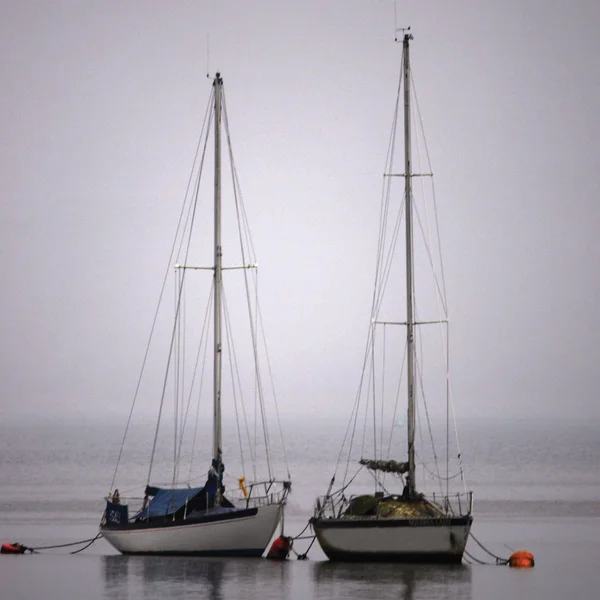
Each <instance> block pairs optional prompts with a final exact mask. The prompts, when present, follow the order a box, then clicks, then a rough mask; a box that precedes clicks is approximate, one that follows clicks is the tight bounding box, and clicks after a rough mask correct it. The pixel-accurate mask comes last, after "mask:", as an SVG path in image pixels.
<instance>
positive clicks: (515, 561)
mask: <svg viewBox="0 0 600 600" xmlns="http://www.w3.org/2000/svg"><path fill="white" fill-rule="evenodd" d="M508 565H509V566H510V567H515V568H517V569H531V567H533V566H535V559H534V558H533V554H531V552H527V551H526V550H519V551H518V552H513V553H512V554H511V555H510V558H509V559H508Z"/></svg>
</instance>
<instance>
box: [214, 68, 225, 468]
mask: <svg viewBox="0 0 600 600" xmlns="http://www.w3.org/2000/svg"><path fill="white" fill-rule="evenodd" d="M213 86H214V88H215V267H214V269H215V273H214V288H215V289H214V295H215V319H214V320H215V331H214V369H213V384H214V392H213V394H214V395H213V458H214V459H215V460H217V461H219V462H220V461H221V312H222V308H221V303H222V300H221V289H222V282H223V270H222V268H223V267H222V251H221V96H222V88H223V79H222V78H221V74H220V73H217V74H216V76H215V79H214V81H213Z"/></svg>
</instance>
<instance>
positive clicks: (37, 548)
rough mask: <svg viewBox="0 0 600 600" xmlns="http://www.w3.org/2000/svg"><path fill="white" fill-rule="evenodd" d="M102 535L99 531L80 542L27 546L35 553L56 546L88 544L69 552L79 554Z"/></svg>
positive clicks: (65, 546) (66, 546)
mask: <svg viewBox="0 0 600 600" xmlns="http://www.w3.org/2000/svg"><path fill="white" fill-rule="evenodd" d="M101 537H102V534H101V533H99V534H98V535H97V536H96V537H94V538H90V539H88V540H81V541H79V542H70V543H68V544H55V545H54V546H37V547H36V548H27V550H29V551H31V552H33V553H37V552H38V550H52V549H55V548H68V547H69V546H79V545H80V544H86V546H84V547H83V548H80V549H79V550H74V551H73V552H69V554H78V553H79V552H82V551H83V550H85V549H86V548H89V547H90V546H91V545H92V544H93V543H94V542H95V541H96V540H98V539H100V538H101Z"/></svg>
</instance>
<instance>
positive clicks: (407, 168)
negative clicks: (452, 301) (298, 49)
mask: <svg viewBox="0 0 600 600" xmlns="http://www.w3.org/2000/svg"><path fill="white" fill-rule="evenodd" d="M411 39H413V36H412V34H410V33H407V34H405V35H404V41H403V44H402V45H403V67H402V71H403V78H404V202H405V206H406V343H407V371H408V385H407V387H408V410H407V422H408V475H407V480H408V481H407V483H408V493H409V496H410V497H411V498H412V497H413V496H414V495H415V494H416V488H415V346H414V343H415V339H414V316H413V300H414V282H413V269H414V265H413V239H412V162H411V139H410V55H409V42H410V40H411Z"/></svg>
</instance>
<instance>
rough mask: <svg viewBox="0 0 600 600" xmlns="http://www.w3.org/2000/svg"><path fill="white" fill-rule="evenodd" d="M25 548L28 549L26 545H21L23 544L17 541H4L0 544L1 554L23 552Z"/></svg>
mask: <svg viewBox="0 0 600 600" xmlns="http://www.w3.org/2000/svg"><path fill="white" fill-rule="evenodd" d="M27 550H29V548H28V547H27V546H23V544H19V543H17V542H14V543H12V544H8V543H6V544H2V546H0V553H1V554H25V552H26V551H27Z"/></svg>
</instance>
